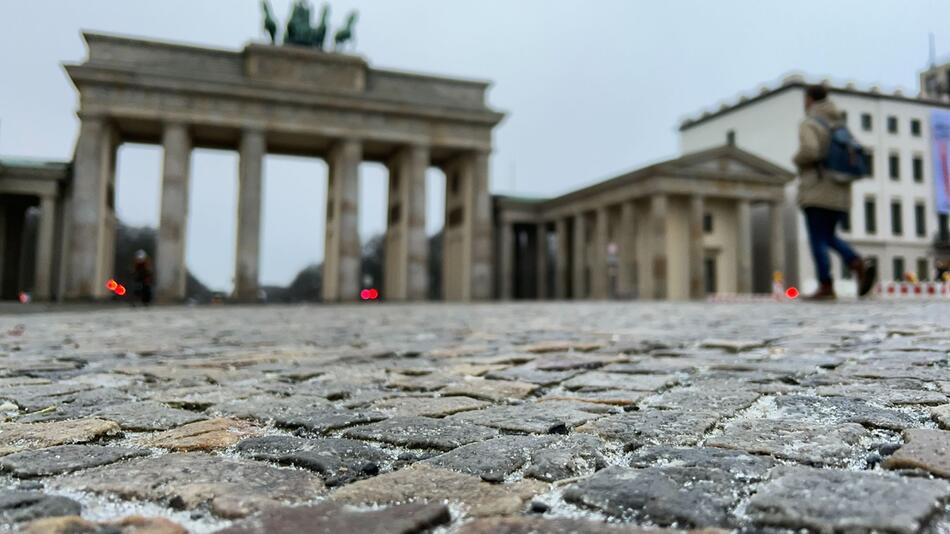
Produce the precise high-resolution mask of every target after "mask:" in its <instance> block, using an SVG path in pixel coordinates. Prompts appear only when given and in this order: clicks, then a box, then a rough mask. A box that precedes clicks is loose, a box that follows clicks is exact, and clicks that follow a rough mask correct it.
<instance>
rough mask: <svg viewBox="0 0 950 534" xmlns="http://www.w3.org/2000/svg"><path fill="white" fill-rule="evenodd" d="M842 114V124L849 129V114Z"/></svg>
mask: <svg viewBox="0 0 950 534" xmlns="http://www.w3.org/2000/svg"><path fill="white" fill-rule="evenodd" d="M840 113H841V122H843V123H844V125H845V126H846V127H847V126H848V112H847V111H841V112H840Z"/></svg>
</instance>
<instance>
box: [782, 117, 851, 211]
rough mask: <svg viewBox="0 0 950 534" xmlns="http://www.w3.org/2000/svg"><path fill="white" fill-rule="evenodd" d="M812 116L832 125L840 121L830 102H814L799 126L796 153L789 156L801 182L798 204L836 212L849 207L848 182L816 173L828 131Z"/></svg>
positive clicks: (803, 206) (825, 146) (849, 185)
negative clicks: (844, 182) (793, 155)
mask: <svg viewBox="0 0 950 534" xmlns="http://www.w3.org/2000/svg"><path fill="white" fill-rule="evenodd" d="M815 117H819V118H821V119H823V120H824V121H825V122H827V123H828V124H830V125H832V126H835V125H838V124H841V123H842V122H843V118H842V117H841V113H839V112H838V110H837V108H835V105H834V104H832V103H831V101H829V100H827V99H825V100H822V101H821V102H816V103H815V104H813V105H812V106H811V109H810V110H808V116H807V117H806V118H805V120H803V121H802V124H801V126H799V127H798V144H799V148H798V153H796V154H795V157H794V158H792V161H794V162H795V166H796V167H798V173H799V175H800V176H801V181H800V183H799V186H798V205H799V206H801V207H802V208H807V207H815V208H827V209H832V210H838V211H848V210H850V209H851V184H840V183H837V182H835V181H834V180H832V179H830V178H828V177H824V178H822V177H821V176H820V175H819V173H818V164H819V163H820V162H821V161H823V160H824V159H825V155H826V153H827V150H828V145H829V137H830V132H829V131H828V129H827V128H825V127H824V126H822V125H821V124H820V123H819V122H818V121H817V120H815Z"/></svg>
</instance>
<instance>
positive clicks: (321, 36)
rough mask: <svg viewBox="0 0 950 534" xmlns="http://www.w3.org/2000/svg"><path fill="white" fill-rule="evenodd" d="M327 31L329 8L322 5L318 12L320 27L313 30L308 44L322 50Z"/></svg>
mask: <svg viewBox="0 0 950 534" xmlns="http://www.w3.org/2000/svg"><path fill="white" fill-rule="evenodd" d="M329 29H330V6H329V5H327V4H323V8H322V9H321V10H320V25H319V26H317V27H316V28H314V29H313V33H312V34H311V36H310V42H311V44H312V45H313V46H314V47H316V48H317V50H323V47H324V45H325V43H326V40H327V33H328V32H329Z"/></svg>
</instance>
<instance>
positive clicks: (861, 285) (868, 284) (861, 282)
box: [850, 258, 877, 297]
mask: <svg viewBox="0 0 950 534" xmlns="http://www.w3.org/2000/svg"><path fill="white" fill-rule="evenodd" d="M850 267H851V271H853V272H854V278H855V279H856V280H857V282H858V296H859V297H863V296H865V295H867V294H868V293H870V292H871V288H873V287H874V282H875V281H876V280H877V268H876V267H875V266H874V264H873V263H867V262H865V261H864V260H863V259H861V258H857V259H855V260H854V261H852V262H851V265H850Z"/></svg>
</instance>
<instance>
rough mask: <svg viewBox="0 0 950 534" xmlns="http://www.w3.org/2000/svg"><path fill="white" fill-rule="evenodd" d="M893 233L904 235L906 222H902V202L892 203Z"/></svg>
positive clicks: (893, 201)
mask: <svg viewBox="0 0 950 534" xmlns="http://www.w3.org/2000/svg"><path fill="white" fill-rule="evenodd" d="M891 233H892V234H894V235H901V234H903V233H904V221H902V220H901V201H900V200H892V201H891Z"/></svg>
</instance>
